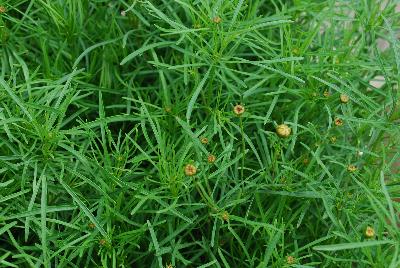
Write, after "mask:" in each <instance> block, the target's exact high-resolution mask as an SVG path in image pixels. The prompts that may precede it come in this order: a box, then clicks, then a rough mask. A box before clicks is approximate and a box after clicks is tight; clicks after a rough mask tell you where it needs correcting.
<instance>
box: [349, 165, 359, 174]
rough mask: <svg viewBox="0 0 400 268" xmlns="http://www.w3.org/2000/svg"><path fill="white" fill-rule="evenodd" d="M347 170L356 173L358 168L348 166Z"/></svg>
mask: <svg viewBox="0 0 400 268" xmlns="http://www.w3.org/2000/svg"><path fill="white" fill-rule="evenodd" d="M347 170H348V171H349V172H355V171H357V167H356V166H355V165H348V166H347Z"/></svg>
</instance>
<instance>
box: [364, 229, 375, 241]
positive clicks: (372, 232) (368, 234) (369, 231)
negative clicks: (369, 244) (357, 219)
mask: <svg viewBox="0 0 400 268" xmlns="http://www.w3.org/2000/svg"><path fill="white" fill-rule="evenodd" d="M365 236H366V237H368V238H372V237H374V236H375V230H374V228H372V227H371V226H368V227H367V228H366V229H365Z"/></svg>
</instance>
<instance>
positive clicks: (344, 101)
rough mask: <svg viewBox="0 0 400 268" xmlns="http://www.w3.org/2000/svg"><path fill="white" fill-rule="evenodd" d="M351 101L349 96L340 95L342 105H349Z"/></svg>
mask: <svg viewBox="0 0 400 268" xmlns="http://www.w3.org/2000/svg"><path fill="white" fill-rule="evenodd" d="M349 100H350V98H349V96H347V95H345V94H341V95H340V101H341V102H342V103H348V102H349Z"/></svg>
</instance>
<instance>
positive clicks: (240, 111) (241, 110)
mask: <svg viewBox="0 0 400 268" xmlns="http://www.w3.org/2000/svg"><path fill="white" fill-rule="evenodd" d="M244 111H245V109H244V106H243V105H240V104H238V105H236V106H235V107H233V113H234V114H235V115H237V116H241V115H242V114H243V113H244Z"/></svg>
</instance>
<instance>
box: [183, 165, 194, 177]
mask: <svg viewBox="0 0 400 268" xmlns="http://www.w3.org/2000/svg"><path fill="white" fill-rule="evenodd" d="M196 173H197V168H196V167H195V166H194V165H192V164H187V165H186V166H185V175H186V176H194V175H196Z"/></svg>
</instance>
